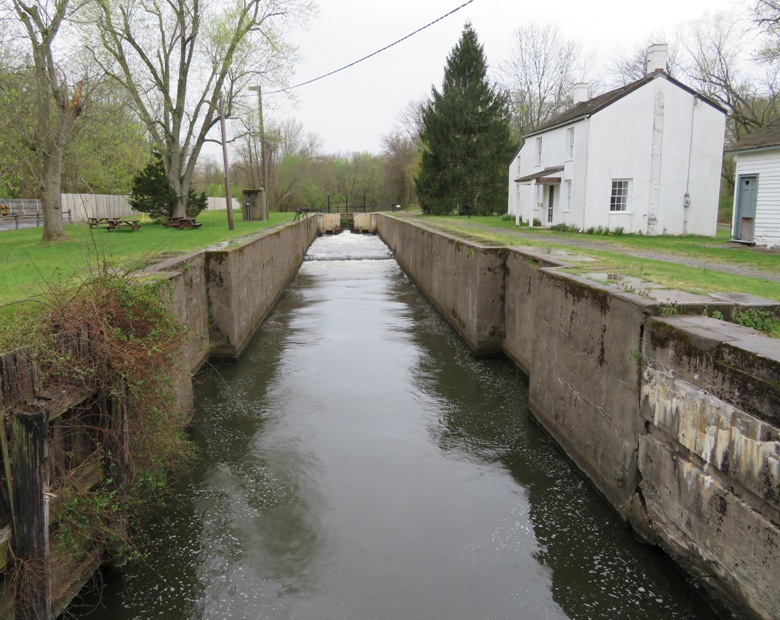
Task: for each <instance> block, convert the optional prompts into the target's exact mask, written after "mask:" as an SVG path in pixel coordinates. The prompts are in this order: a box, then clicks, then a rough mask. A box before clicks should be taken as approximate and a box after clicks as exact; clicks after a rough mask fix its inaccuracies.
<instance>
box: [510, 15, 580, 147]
mask: <svg viewBox="0 0 780 620" xmlns="http://www.w3.org/2000/svg"><path fill="white" fill-rule="evenodd" d="M587 63H588V58H587V57H584V56H583V50H582V46H581V45H580V44H579V43H576V42H575V41H573V40H571V39H567V38H566V37H565V36H564V35H563V34H562V33H561V31H560V29H559V28H558V26H555V25H552V24H548V25H544V26H539V25H535V24H531V25H528V26H523V27H521V28H518V29H517V30H516V31H515V33H514V47H513V50H512V53H511V55H510V56H509V57H507V58H506V59H505V60H504V61H503V62H502V63H501V64H500V65H499V69H498V73H499V83H500V84H501V86H502V87H503V88H504V89H505V90H506V91H507V92H508V93H509V95H510V98H511V107H512V124H513V130H514V132H515V134H516V135H517V136H522V135H523V134H525V133H527V132H528V131H529V130H531V129H532V128H534V127H537V126H538V125H541V124H542V123H544V122H545V121H546V120H548V119H550V118H552V117H553V116H554V115H556V114H558V113H559V112H562V111H563V110H564V109H566V108H567V107H569V106H570V105H571V101H572V99H571V92H572V87H573V86H574V84H575V83H576V82H578V81H584V80H585V71H586V69H585V67H586V66H587Z"/></svg>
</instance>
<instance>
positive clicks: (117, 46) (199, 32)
mask: <svg viewBox="0 0 780 620" xmlns="http://www.w3.org/2000/svg"><path fill="white" fill-rule="evenodd" d="M93 6H94V11H93V13H92V15H91V20H90V21H91V22H92V24H93V28H92V37H93V39H94V40H96V41H98V42H99V44H100V47H96V48H95V49H94V50H93V52H94V56H95V58H96V59H97V60H98V62H100V63H101V66H102V67H103V68H104V70H105V71H106V73H108V74H109V75H110V76H111V77H112V78H114V79H115V80H117V81H118V82H119V83H120V84H122V85H123V86H124V87H125V88H126V89H127V91H128V92H129V93H130V94H131V96H132V98H133V101H134V105H135V107H136V110H137V113H138V114H139V116H140V117H141V119H142V120H143V122H144V124H145V125H146V129H147V131H148V132H149V134H150V136H151V139H152V142H153V143H154V145H155V146H156V148H157V149H159V150H160V152H161V153H162V155H163V162H164V166H165V172H166V174H167V176H168V179H169V181H170V183H171V186H172V187H173V189H174V190H175V191H176V193H177V195H178V196H179V202H178V204H177V206H176V209H175V210H174V216H183V215H184V213H185V207H186V202H187V198H188V195H189V192H190V187H191V184H192V176H193V173H194V171H195V166H196V163H197V160H198V157H199V155H200V153H201V150H202V148H203V145H204V144H205V142H206V141H207V139H208V134H209V131H210V130H211V129H212V127H214V126H215V125H216V124H217V122H218V120H219V119H218V114H217V109H218V107H217V104H218V100H219V97H220V96H222V95H224V97H225V102H226V109H227V114H228V115H232V114H233V113H234V111H235V104H236V101H237V99H238V98H239V95H240V94H241V93H242V91H244V90H245V89H246V88H247V87H248V86H249V85H250V84H257V83H259V82H260V81H263V80H265V81H266V82H267V81H274V80H275V81H277V82H283V81H284V78H285V76H286V75H287V74H288V73H289V67H290V64H291V62H293V61H294V60H295V50H294V49H293V48H292V47H291V46H289V45H287V44H286V43H285V42H284V39H283V36H282V35H283V32H284V29H285V28H286V27H287V26H289V25H290V24H291V23H293V22H300V21H302V20H305V19H306V18H307V17H308V16H309V15H310V14H312V12H313V11H314V5H313V3H312V2H311V0H224V1H222V2H208V1H204V0H168V1H166V2H157V1H156V0H119V1H116V0H94V4H93Z"/></svg>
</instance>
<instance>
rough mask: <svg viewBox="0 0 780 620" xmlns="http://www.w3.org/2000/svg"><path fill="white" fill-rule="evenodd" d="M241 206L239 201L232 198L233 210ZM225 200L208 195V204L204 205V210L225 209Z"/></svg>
mask: <svg viewBox="0 0 780 620" xmlns="http://www.w3.org/2000/svg"><path fill="white" fill-rule="evenodd" d="M240 208H241V202H239V201H238V200H236V199H235V198H233V210H234V211H235V210H236V209H240ZM226 210H227V202H226V201H225V199H224V198H214V197H213V196H209V205H208V207H206V211H226Z"/></svg>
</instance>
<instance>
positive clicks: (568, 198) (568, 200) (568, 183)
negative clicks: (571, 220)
mask: <svg viewBox="0 0 780 620" xmlns="http://www.w3.org/2000/svg"><path fill="white" fill-rule="evenodd" d="M565 183H566V209H564V210H565V211H566V212H570V211H571V181H570V180H566V181H565Z"/></svg>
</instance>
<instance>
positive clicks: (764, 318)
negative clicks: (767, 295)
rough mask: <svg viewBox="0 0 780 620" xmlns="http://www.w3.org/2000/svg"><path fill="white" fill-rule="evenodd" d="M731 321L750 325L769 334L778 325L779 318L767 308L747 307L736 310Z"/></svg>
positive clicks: (746, 325)
mask: <svg viewBox="0 0 780 620" xmlns="http://www.w3.org/2000/svg"><path fill="white" fill-rule="evenodd" d="M732 320H733V322H734V323H736V324H737V325H744V326H745V327H751V328H753V329H755V330H756V331H759V332H764V333H765V334H771V333H772V332H773V331H775V330H777V329H778V327H780V319H778V318H777V317H776V316H775V315H773V314H772V313H771V312H769V311H768V310H761V309H759V308H748V309H747V310H737V311H736V312H735V313H734V317H733V319H732Z"/></svg>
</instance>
